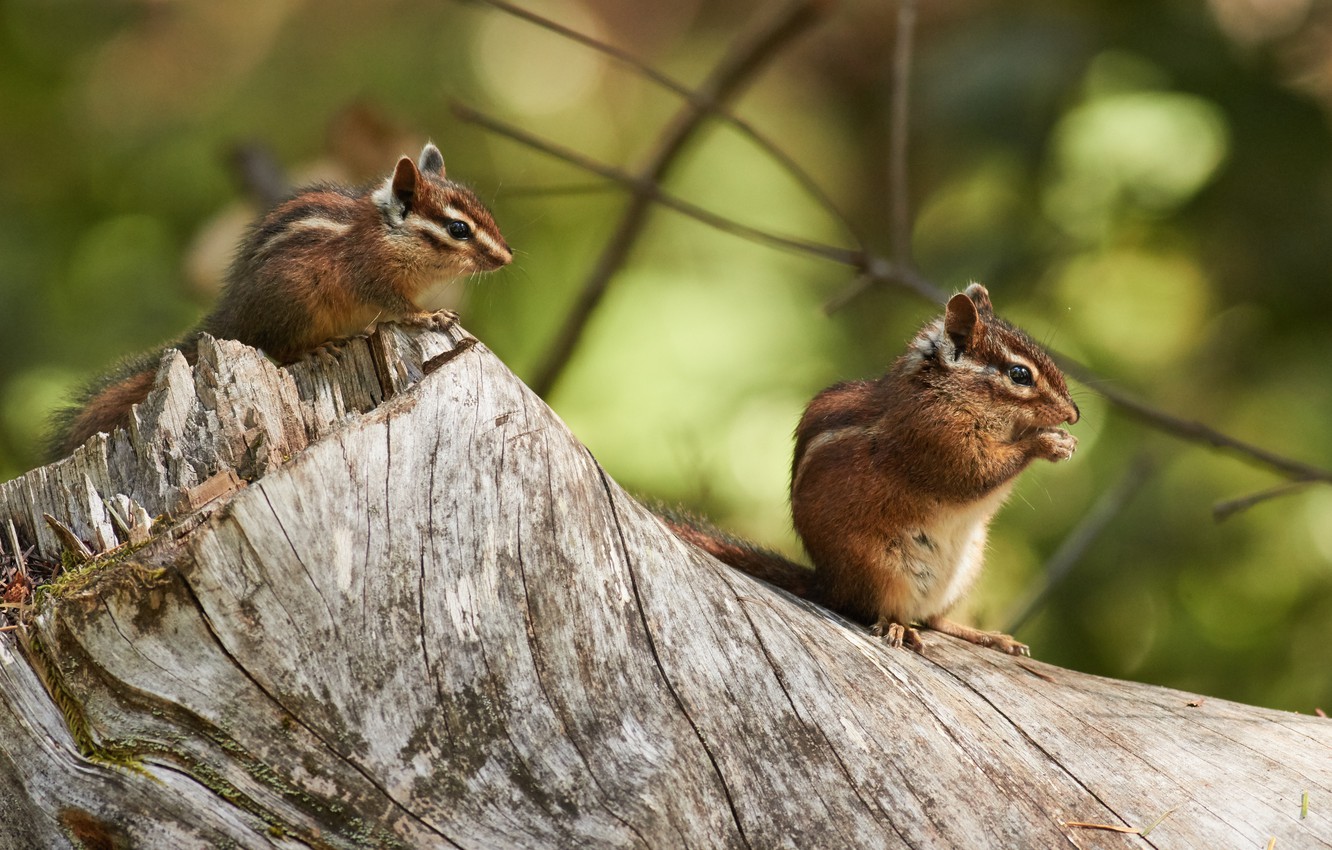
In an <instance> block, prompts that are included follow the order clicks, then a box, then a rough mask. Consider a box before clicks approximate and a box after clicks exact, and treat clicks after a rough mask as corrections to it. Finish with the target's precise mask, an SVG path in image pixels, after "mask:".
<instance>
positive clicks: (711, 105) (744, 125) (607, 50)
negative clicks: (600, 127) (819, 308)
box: [481, 0, 865, 250]
mask: <svg viewBox="0 0 1332 850" xmlns="http://www.w3.org/2000/svg"><path fill="white" fill-rule="evenodd" d="M481 2H482V3H485V4H486V5H489V6H493V7H494V8H496V9H499V10H500V11H502V12H504V13H506V14H508V15H512V16H514V17H515V18H520V19H522V20H524V21H527V22H528V23H531V24H535V25H537V26H539V27H541V28H543V29H546V30H548V31H550V32H553V33H555V34H556V35H559V36H562V37H563V38H567V39H569V40H570V41H574V42H577V43H578V44H581V45H583V46H584V47H590V48H591V49H593V50H595V51H597V52H598V53H602V54H604V55H606V56H609V57H611V58H612V59H614V60H616V61H617V62H620V63H621V64H623V65H626V66H628V67H629V68H631V69H633V71H634V72H635V73H637V74H638V75H639V76H641V77H643V78H644V79H647V80H650V81H652V82H654V83H656V84H657V85H659V86H661V87H662V88H664V89H666V90H667V91H669V92H671V93H673V94H676V95H679V96H680V97H682V98H684V99H685V100H686V101H687V102H689V103H693V104H694V105H695V106H697V107H698V108H699V109H701V110H703V112H705V113H707V114H710V115H713V116H716V117H717V118H719V119H720V120H722V121H725V122H726V123H727V124H730V125H731V126H732V127H734V128H735V129H737V130H739V131H740V133H741V134H742V135H744V136H746V137H747V138H748V139H749V140H750V141H751V142H753V143H754V144H755V145H757V146H758V148H759V149H760V150H762V151H763V152H764V153H766V154H767V155H768V157H769V159H771V160H772V161H773V162H775V163H776V164H777V165H778V166H779V167H780V168H781V169H782V170H784V171H785V172H786V173H787V174H788V175H790V176H791V179H793V180H795V181H796V183H798V184H800V187H801V188H802V189H804V190H805V192H806V193H807V194H808V195H809V196H810V197H811V198H813V199H814V201H815V202H817V203H818V205H819V206H820V207H822V208H823V209H824V210H825V211H826V212H827V213H828V214H829V215H831V216H832V217H833V218H834V219H836V220H837V222H838V223H839V224H841V225H842V227H843V228H844V229H845V230H846V232H847V235H849V236H850V237H851V240H852V241H853V242H854V243H855V244H856V245H857V246H859V247H860V248H861V249H862V250H863V249H864V248H865V240H864V238H863V236H862V234H861V233H860V230H859V228H858V227H857V226H856V224H855V222H853V221H851V219H850V217H848V216H847V215H846V213H844V212H842V210H841V208H840V207H838V205H837V202H836V201H834V200H833V199H832V196H831V195H829V194H828V193H827V191H825V190H824V188H823V186H821V185H820V184H819V181H817V180H815V179H814V177H813V175H811V174H810V173H809V172H808V171H806V170H805V168H804V166H802V165H801V164H800V163H798V162H796V160H795V158H794V157H792V156H791V155H790V154H788V153H787V152H786V151H785V150H783V149H782V148H780V147H778V146H777V143H776V142H774V141H772V139H770V138H768V137H767V136H766V135H765V134H764V133H762V132H760V131H759V129H758V128H757V127H755V126H754V125H753V124H751V123H749V122H748V121H746V120H745V119H744V118H741V117H739V116H738V115H736V114H735V113H733V112H731V111H730V110H729V109H727V108H726V107H725V106H724V105H723V104H721V103H719V102H717V101H715V100H711V101H705V100H701V99H700V98H699V96H698V94H697V93H696V92H694V91H693V90H692V89H690V88H689V87H688V86H686V85H685V84H684V83H682V82H680V81H678V80H676V79H674V78H672V77H670V76H667V75H666V74H664V73H662V72H661V71H659V70H657V69H656V68H654V67H653V66H651V65H649V64H648V63H646V62H644V61H643V60H642V59H639V58H638V57H637V56H634V55H633V54H631V53H629V52H627V51H624V50H621V49H620V48H618V47H615V46H613V45H610V44H607V43H606V42H604V41H599V40H598V39H595V38H593V37H591V36H589V35H587V34H585V33H581V32H578V31H577V30H574V29H570V28H569V27H566V26H564V25H563V24H560V23H557V22H556V21H553V20H551V19H550V18H546V17H544V16H542V15H538V14H537V13H536V12H533V11H531V10H528V9H524V8H522V7H520V6H516V5H514V4H512V3H509V2H507V0H481Z"/></svg>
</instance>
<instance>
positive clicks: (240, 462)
mask: <svg viewBox="0 0 1332 850" xmlns="http://www.w3.org/2000/svg"><path fill="white" fill-rule="evenodd" d="M470 340H471V338H470V337H467V336H466V335H465V334H464V333H462V332H461V331H454V332H451V333H450V334H449V335H447V336H445V335H439V334H434V333H421V332H417V331H414V330H406V329H397V328H390V329H386V330H384V331H382V332H381V333H380V334H377V335H376V336H375V337H372V338H371V339H369V340H358V341H354V342H352V343H350V344H349V345H348V346H347V347H345V348H344V349H343V350H342V351H341V352H339V353H338V354H337V355H336V358H335V359H333V360H331V361H328V362H311V363H307V364H301V365H299V366H297V367H295V368H293V369H290V370H286V369H278V368H276V367H273V366H272V365H271V364H269V363H268V362H267V361H266V360H264V359H263V358H262V357H260V356H258V355H257V354H256V353H254V352H252V351H249V350H247V349H244V348H243V347H239V346H235V345H234V344H231V343H225V342H219V343H216V344H215V345H213V346H211V347H209V348H207V350H208V352H209V353H208V355H207V356H206V357H204V358H201V364H200V366H199V367H198V368H196V369H194V370H190V369H189V368H188V367H187V366H185V364H184V363H183V362H175V361H171V360H168V362H166V363H165V364H164V366H163V370H162V372H161V374H160V375H159V386H160V389H159V391H158V392H159V393H160V395H156V396H155V397H154V398H151V399H150V400H149V403H147V404H145V405H144V408H145V409H143V410H141V411H140V412H139V415H138V418H137V419H136V428H135V430H133V431H131V432H130V433H128V434H120V435H113V436H111V437H110V438H105V437H98V438H94V440H92V441H90V444H89V445H87V446H85V447H83V448H81V449H80V450H79V451H78V452H76V453H75V455H74V457H73V458H71V459H69V460H66V461H62V462H61V463H60V464H56V465H54V466H53V467H47V468H44V469H43V470H37V471H35V472H34V473H30V474H29V475H28V476H25V477H24V478H23V479H18V480H17V481H15V482H9V483H8V484H5V485H3V486H2V487H0V509H3V510H2V512H0V522H4V520H6V519H7V518H9V517H13V518H14V520H15V524H16V527H17V528H18V529H19V534H20V537H22V538H23V542H24V545H31V544H34V543H36V544H37V545H38V546H39V548H40V549H41V551H42V552H43V553H46V554H51V553H52V552H54V548H53V547H55V546H56V545H57V544H56V541H55V539H54V537H51V538H50V539H47V538H44V537H43V526H42V525H41V524H39V523H34V522H32V517H33V516H37V517H40V516H41V513H42V512H48V513H51V514H52V515H53V516H56V517H57V518H59V519H60V520H61V522H63V523H65V524H66V525H68V526H69V527H70V528H71V529H74V530H75V532H76V533H78V534H79V535H80V537H82V538H83V539H84V540H85V542H88V543H89V544H90V548H92V549H93V550H94V551H104V550H105V549H106V548H108V547H107V546H104V545H101V543H100V542H99V541H101V540H106V541H107V542H112V543H113V542H114V541H115V540H116V539H118V538H117V535H118V534H119V533H120V532H118V530H117V529H116V528H115V527H114V524H108V523H107V522H104V521H103V520H101V519H99V518H98V514H97V506H98V505H99V504H100V505H102V506H103V507H104V506H105V505H107V504H117V505H121V506H122V507H123V504H124V501H125V499H128V500H132V501H133V503H134V504H136V505H139V506H143V507H144V508H145V509H146V510H147V511H148V512H149V513H150V514H152V515H159V514H163V513H170V512H171V511H172V510H173V509H177V510H178V509H179V506H181V505H185V506H186V510H185V511H181V512H178V513H177V514H176V515H174V516H173V517H172V519H171V521H170V522H169V523H159V527H158V530H157V532H156V535H155V536H154V538H153V540H152V542H151V543H150V544H149V545H148V546H146V547H145V548H142V549H139V550H137V551H135V552H133V553H130V554H129V555H128V556H126V557H123V558H120V559H116V558H114V557H104V558H103V559H102V562H101V563H99V564H97V565H95V566H94V567H92V568H90V569H89V571H88V572H87V573H86V574H84V575H82V576H80V577H79V578H78V579H77V580H76V581H72V582H70V583H68V584H66V585H65V586H64V587H63V588H62V589H61V590H60V591H59V592H58V593H54V594H52V595H50V596H48V597H47V598H45V599H44V600H43V601H42V602H41V603H40V604H39V606H38V608H37V611H36V612H35V614H34V616H33V617H32V618H31V619H30V621H29V623H28V625H27V627H26V628H25V629H23V630H21V631H20V632H18V633H16V634H13V635H0V848H20V847H23V848H28V847H62V846H78V845H76V844H74V841H73V839H74V838H75V837H78V836H82V838H81V839H80V840H82V841H83V843H84V844H85V845H86V846H134V847H163V848H176V847H214V846H228V845H230V846H238V847H247V848H249V847H256V848H258V847H334V848H353V847H466V848H486V847H583V846H594V847H602V846H607V847H688V846H693V847H755V848H768V847H800V848H809V847H875V848H879V847H902V848H934V847H937V848H952V847H969V848H971V847H975V848H986V847H995V848H1013V847H1089V848H1090V847H1108V848H1117V847H1126V848H1127V847H1144V846H1147V847H1162V848H1167V847H1213V846H1214V847H1262V846H1265V845H1266V843H1267V842H1268V840H1269V839H1270V838H1271V837H1273V836H1275V837H1276V838H1277V846H1278V847H1327V846H1332V823H1329V819H1328V817H1327V816H1326V815H1325V814H1323V813H1322V812H1323V801H1325V800H1328V799H1332V724H1329V721H1327V720H1324V719H1320V718H1314V717H1304V716H1299V715H1294V714H1287V713H1282V712H1275V711H1268V710H1263V709H1257V708H1252V707H1247V706H1243V705H1237V704H1234V703H1228V702H1225V701H1222V700H1215V699H1205V700H1202V701H1201V703H1200V704H1198V701H1199V698H1198V697H1196V696H1195V695H1191V694H1185V693H1181V692H1178V691H1172V690H1168V689H1164V688H1159V687H1153V686H1148V685H1141V684H1135V683H1129V682H1118V681H1111V680H1106V679H1100V678H1096V677H1092V676H1087V675H1084V674H1080V673H1077V672H1074V671H1070V670H1062V669H1057V668H1054V667H1050V666H1048V665H1044V664H1041V663H1040V662H1037V661H1030V660H1024V659H1016V658H1010V657H1007V656H1002V655H1000V654H998V653H994V652H991V651H987V650H984V649H979V648H976V647H973V646H970V645H967V644H962V643H960V642H957V641H954V640H951V639H948V638H945V637H943V636H939V635H937V634H933V633H930V634H928V635H927V641H928V644H929V645H928V648H927V650H926V653H925V655H924V656H923V657H922V656H919V655H916V654H914V653H911V652H906V651H901V650H891V649H888V648H886V647H884V646H883V645H882V644H881V643H880V642H879V641H877V640H875V639H873V638H871V637H870V636H869V635H868V634H867V633H866V632H865V630H863V629H861V628H859V627H855V626H852V625H850V624H847V623H845V622H844V621H842V620H840V619H838V618H837V617H835V616H833V615H831V614H829V613H828V612H826V611H824V610H822V609H819V608H817V607H815V606H812V605H809V604H807V603H805V602H802V601H800V600H795V599H792V598H790V597H788V596H786V595H784V594H783V593H781V592H780V591H777V590H775V589H773V588H770V587H768V586H765V585H763V584H761V583H759V582H757V581H754V580H752V579H750V578H748V577H747V576H744V575H741V574H737V573H735V572H733V571H730V570H728V569H727V568H726V567H724V566H722V565H721V564H720V563H718V562H716V561H714V560H712V559H711V558H709V557H708V556H707V555H705V554H703V553H702V552H700V551H698V550H696V549H694V548H693V547H691V546H688V545H687V544H685V543H682V542H680V541H679V540H677V539H676V538H674V537H673V536H672V535H670V534H669V532H667V531H666V530H665V528H664V526H663V525H662V524H661V523H660V522H659V521H658V520H657V519H656V517H654V516H653V515H652V514H651V513H650V512H648V511H647V510H645V509H644V508H643V507H641V506H640V505H639V504H637V503H636V502H635V501H634V500H633V499H631V498H630V497H629V496H628V495H626V494H625V493H624V491H623V490H621V489H620V488H619V486H618V485H616V484H615V482H614V481H612V480H611V479H610V478H609V477H608V476H607V475H606V474H605V472H604V471H603V470H602V469H601V468H600V467H599V466H598V465H597V463H596V461H595V460H594V459H593V458H592V457H591V455H590V454H589V453H588V452H587V450H586V449H585V448H584V447H583V446H581V445H580V444H579V443H578V441H577V440H576V439H575V438H574V437H573V436H572V435H571V434H570V433H569V432H568V430H567V429H566V428H565V427H564V425H563V424H562V423H561V422H560V421H559V419H558V418H557V417H556V416H555V415H554V414H553V413H552V412H551V411H550V410H549V409H548V408H547V407H546V406H545V405H544V404H543V403H542V402H541V401H540V400H539V399H538V398H537V397H536V396H534V395H533V394H532V393H530V392H529V391H528V390H527V388H526V387H524V386H523V385H522V384H521V382H520V381H518V380H517V379H516V378H515V377H514V376H513V375H512V374H511V373H510V372H509V371H508V370H507V369H506V368H505V367H504V365H503V364H502V363H501V362H500V361H499V360H498V359H496V358H495V357H494V355H493V354H491V352H489V351H488V350H487V349H486V348H485V347H484V346H483V345H471V344H470ZM454 349H458V350H460V351H461V353H459V354H457V356H454V357H452V358H451V359H449V358H445V357H441V355H442V354H444V353H446V352H449V351H451V350H454ZM426 363H434V364H436V368H433V370H432V369H426V368H424V367H423V364H426ZM427 372H428V373H429V374H427ZM227 469H231V470H235V472H236V474H237V475H238V476H239V478H241V479H244V480H245V481H247V482H248V485H247V486H245V487H242V488H239V489H234V488H229V487H221V488H218V487H216V486H212V485H210V488H209V490H208V492H210V493H212V491H213V490H214V489H217V490H219V492H218V493H217V494H216V497H215V498H212V500H211V501H208V502H207V503H206V504H203V505H202V507H197V508H195V507H190V505H191V504H192V503H191V502H189V501H188V500H186V501H184V502H182V501H181V499H182V494H184V493H186V492H187V491H189V490H190V489H191V488H196V487H198V486H199V485H200V484H201V483H203V482H205V481H208V480H210V479H212V478H213V476H215V475H217V474H218V473H220V472H222V471H223V470H227ZM117 494H119V495H120V497H121V498H119V499H117ZM173 506H174V508H173ZM57 511H63V513H57ZM99 534H100V535H102V537H101V538H99V537H98V535H99ZM93 544H97V545H93ZM43 547H45V548H43ZM1036 652H1037V654H1039V647H1037V648H1036ZM1304 792H1308V794H1309V796H1310V800H1311V804H1310V811H1309V815H1308V817H1307V818H1303V819H1302V818H1301V817H1300V803H1301V797H1302V794H1303V793H1304ZM1171 810H1173V811H1171ZM1166 812H1170V814H1169V815H1168V816H1167V817H1165V818H1164V819H1163V820H1160V822H1159V823H1158V824H1156V825H1155V826H1154V827H1153V828H1152V829H1151V832H1150V834H1149V835H1147V836H1145V837H1144V836H1141V835H1136V834H1127V833H1116V832H1110V831H1105V830H1099V829H1092V828H1087V827H1082V826H1070V825H1069V824H1070V823H1084V824H1101V825H1107V826H1119V827H1125V828H1130V829H1141V828H1144V827H1148V826H1150V825H1151V824H1152V823H1153V822H1154V821H1156V820H1157V819H1159V818H1160V817H1161V815H1162V814H1163V813H1166ZM100 838H105V839H106V840H107V843H104V844H101V845H99V844H96V843H94V841H93V839H100Z"/></svg>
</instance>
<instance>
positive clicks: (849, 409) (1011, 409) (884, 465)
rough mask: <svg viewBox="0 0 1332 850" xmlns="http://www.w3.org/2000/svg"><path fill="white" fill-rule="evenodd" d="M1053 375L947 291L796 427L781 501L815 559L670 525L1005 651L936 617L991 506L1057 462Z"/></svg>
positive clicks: (910, 638) (771, 575)
mask: <svg viewBox="0 0 1332 850" xmlns="http://www.w3.org/2000/svg"><path fill="white" fill-rule="evenodd" d="M1078 417H1079V412H1078V406H1077V405H1076V404H1074V402H1073V399H1072V398H1070V397H1069V393H1068V387H1067V386H1066V385H1065V383H1064V376H1063V374H1062V373H1060V371H1059V368H1058V367H1057V366H1055V364H1054V362H1053V361H1052V360H1051V359H1050V357H1049V355H1047V354H1046V353H1045V352H1044V351H1043V350H1042V349H1041V347H1040V346H1039V345H1037V344H1036V342H1034V341H1033V340H1032V339H1031V338H1030V337H1028V336H1027V335H1026V334H1025V333H1023V332H1022V331H1021V330H1019V329H1017V328H1015V327H1013V326H1012V325H1010V324H1008V323H1007V322H1005V321H1004V320H1002V319H1000V318H998V317H997V316H995V314H994V308H993V307H992V306H991V304H990V296H989V293H988V292H986V290H985V287H983V286H981V285H980V284H976V283H973V284H972V285H971V286H969V287H967V290H966V292H965V293H962V294H959V295H954V296H953V297H952V299H951V300H950V301H949V302H948V306H947V308H946V309H945V311H944V314H943V316H941V317H940V318H938V319H935V320H934V321H933V322H931V323H929V324H928V325H926V326H925V327H924V328H922V329H921V331H920V332H919V333H918V334H917V335H916V337H915V339H914V340H912V342H911V344H910V346H909V347H908V348H907V351H906V353H905V354H903V355H902V356H901V357H899V358H897V360H896V361H895V362H894V363H893V365H892V367H891V368H890V369H889V370H888V372H887V374H885V375H884V376H883V377H881V378H879V379H878V380H874V381H850V382H846V383H841V384H837V385H835V386H832V387H829V388H828V389H826V390H824V391H823V392H821V393H819V394H818V395H817V396H815V398H814V400H813V401H812V402H810V405H809V407H808V408H806V410H805V414H804V416H803V417H802V418H801V420H800V424H799V426H797V428H796V433H795V438H796V446H795V460H794V462H793V464H792V468H791V514H792V517H793V518H794V520H795V529H796V532H797V533H798V534H799V535H800V539H801V540H802V541H803V542H804V544H805V549H806V550H807V551H808V552H809V556H810V558H811V560H813V562H814V569H813V571H810V570H808V569H805V568H804V567H801V566H799V565H798V564H794V563H792V562H790V561H787V560H786V559H784V558H781V557H780V556H777V555H773V554H771V553H768V552H763V551H761V550H757V549H755V548H753V547H750V546H748V545H746V544H744V543H742V542H740V541H736V540H733V539H729V538H726V537H724V536H720V535H716V534H714V533H712V532H710V531H706V530H703V529H700V528H698V527H695V526H692V525H690V524H688V523H683V522H679V521H675V520H669V521H668V522H669V524H670V526H671V528H672V530H673V531H674V532H675V533H676V534H677V536H679V537H681V538H683V539H685V540H688V541H690V542H693V543H695V544H697V545H699V546H700V547H702V548H703V549H705V550H706V551H708V552H710V553H711V554H713V555H714V556H715V557H717V558H718V559H719V560H721V561H723V562H725V563H727V564H730V565H731V566H734V567H736V568H737V569H741V570H743V571H745V572H748V573H750V574H752V575H756V576H758V577H759V578H763V579H765V580H767V581H770V582H772V583H774V584H777V585H778V586H780V587H783V588H785V589H787V590H789V591H791V592H792V593H795V594H797V595H799V596H804V597H807V598H810V599H813V600H814V601H817V602H819V603H821V604H823V605H826V606H827V607H829V608H831V609H833V610H835V611H837V612H839V613H842V614H844V615H847V616H849V617H852V618H854V619H856V620H859V621H861V622H864V623H868V624H872V626H873V631H874V633H875V634H876V635H881V636H883V637H885V638H887V639H888V641H889V642H890V643H891V644H892V645H893V646H901V645H903V644H906V645H907V646H909V647H911V648H913V649H916V650H919V649H921V648H922V646H923V643H922V641H921V639H920V634H919V633H918V632H917V631H916V629H915V628H912V623H920V624H923V625H924V626H926V627H928V628H930V629H934V630H935V631H939V632H943V633H944V634H949V635H953V636H955V637H959V638H962V639H963V640H968V641H971V642H972V643H975V644H979V645H981V646H989V647H993V648H995V649H998V650H1000V651H1001V652H1007V653H1010V654H1013V655H1026V654H1028V652H1027V647H1026V645H1024V644H1022V643H1019V642H1018V641H1016V640H1014V639H1013V638H1011V637H1009V636H1008V635H1004V634H998V633H994V632H984V631H980V630H979V629H973V628H970V627H968V626H963V625H960V624H958V623H955V622H952V621H951V620H947V619H945V618H944V615H945V614H946V613H947V612H948V610H949V609H950V608H952V607H953V606H954V605H955V604H956V603H957V602H958V600H960V599H961V597H962V596H963V594H965V593H966V591H967V590H968V589H969V588H970V587H971V585H972V583H973V582H974V581H975V579H976V577H977V575H979V573H980V569H981V564H982V561H983V560H984V555H985V538H986V534H987V531H988V528H989V524H990V519H991V518H992V517H993V516H994V514H995V512H996V511H997V510H998V509H999V506H1000V505H1001V504H1002V503H1003V501H1004V499H1005V498H1006V497H1007V496H1008V493H1009V491H1010V490H1012V488H1013V483H1014V481H1015V480H1016V478H1017V475H1018V473H1020V472H1021V471H1022V470H1023V469H1025V468H1026V467H1027V465H1028V464H1029V463H1031V462H1032V461H1033V460H1035V459H1037V458H1044V459H1046V460H1050V461H1060V460H1065V459H1067V458H1068V457H1070V456H1071V455H1072V454H1073V450H1074V448H1075V447H1076V446H1077V440H1076V439H1075V438H1074V437H1073V435H1071V434H1069V433H1068V432H1067V431H1065V430H1063V429H1062V428H1060V427H1058V426H1059V425H1061V424H1062V423H1064V422H1067V423H1069V424H1073V423H1075V422H1077V421H1078Z"/></svg>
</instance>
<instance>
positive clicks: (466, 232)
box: [445, 218, 472, 242]
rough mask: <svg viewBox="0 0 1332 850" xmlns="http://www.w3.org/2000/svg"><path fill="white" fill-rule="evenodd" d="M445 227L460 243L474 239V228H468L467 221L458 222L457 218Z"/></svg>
mask: <svg viewBox="0 0 1332 850" xmlns="http://www.w3.org/2000/svg"><path fill="white" fill-rule="evenodd" d="M445 226H446V227H447V229H448V231H449V235H450V236H452V237H453V238H454V239H457V240H458V241H459V242H466V241H467V240H468V239H471V238H472V228H470V227H468V226H467V222H465V221H458V219H456V218H455V219H454V220H453V221H450V222H449V223H448V224H447V225H445Z"/></svg>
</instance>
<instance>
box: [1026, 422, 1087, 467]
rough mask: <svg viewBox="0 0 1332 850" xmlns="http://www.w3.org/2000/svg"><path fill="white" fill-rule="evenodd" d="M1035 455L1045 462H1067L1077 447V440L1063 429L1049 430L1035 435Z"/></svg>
mask: <svg viewBox="0 0 1332 850" xmlns="http://www.w3.org/2000/svg"><path fill="white" fill-rule="evenodd" d="M1036 446H1037V453H1038V454H1039V456H1040V457H1043V458H1045V459H1046V460H1050V461H1054V462H1058V461H1061V460H1068V459H1069V458H1071V457H1072V456H1073V451H1074V449H1076V448H1077V447H1078V438H1077V437H1075V436H1073V435H1072V434H1070V433H1068V432H1067V431H1065V430H1064V429H1063V428H1050V429H1049V430H1046V431H1042V432H1040V433H1039V434H1038V435H1036Z"/></svg>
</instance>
